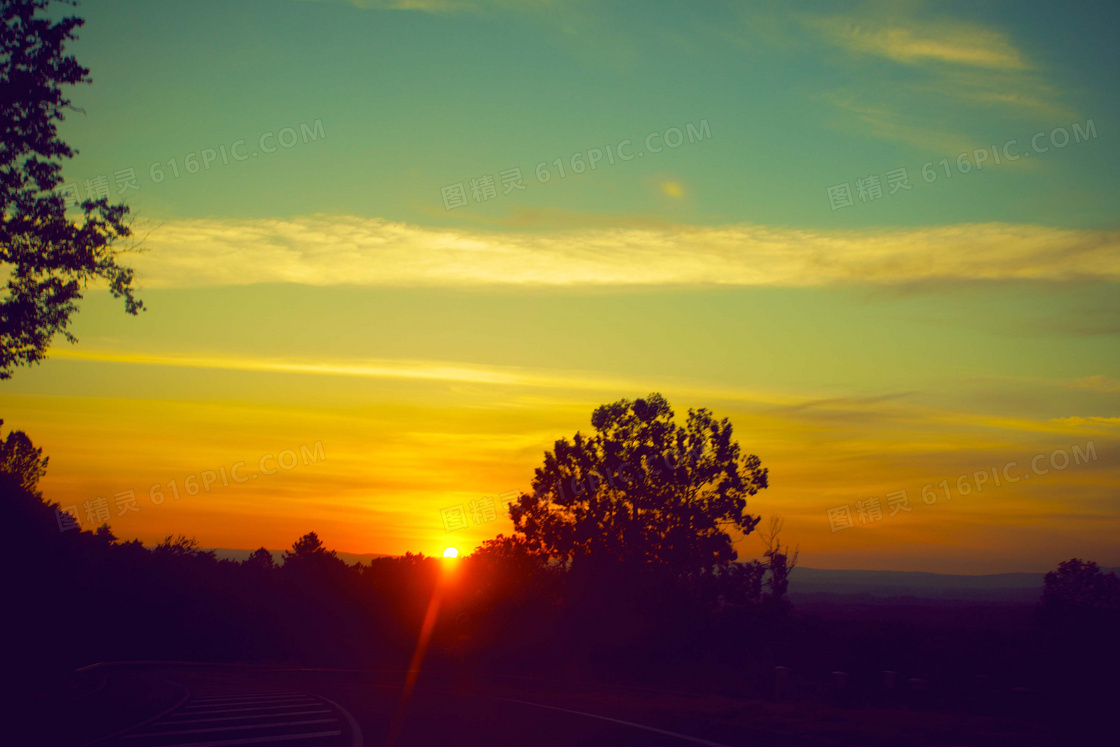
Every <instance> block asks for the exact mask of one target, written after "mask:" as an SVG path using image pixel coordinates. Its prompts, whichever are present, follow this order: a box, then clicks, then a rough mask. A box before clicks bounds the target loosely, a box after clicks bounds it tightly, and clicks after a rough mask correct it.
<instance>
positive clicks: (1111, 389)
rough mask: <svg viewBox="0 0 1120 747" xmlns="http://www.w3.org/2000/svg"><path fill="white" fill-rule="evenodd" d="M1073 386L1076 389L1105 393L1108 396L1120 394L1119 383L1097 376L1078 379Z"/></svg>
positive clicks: (1106, 377)
mask: <svg viewBox="0 0 1120 747" xmlns="http://www.w3.org/2000/svg"><path fill="white" fill-rule="evenodd" d="M1073 386H1074V387H1076V388H1077V389H1088V390H1090V391H1093V392H1105V393H1108V394H1112V393H1115V392H1120V381H1117V380H1116V379H1113V378H1110V377H1108V376H1101V375H1099V374H1098V375H1096V376H1086V377H1085V378H1083V379H1078V380H1077V381H1075V382H1073Z"/></svg>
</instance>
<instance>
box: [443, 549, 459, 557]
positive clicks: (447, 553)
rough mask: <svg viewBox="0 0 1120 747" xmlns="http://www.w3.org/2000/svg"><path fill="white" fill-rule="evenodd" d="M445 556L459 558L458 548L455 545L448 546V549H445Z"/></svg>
mask: <svg viewBox="0 0 1120 747" xmlns="http://www.w3.org/2000/svg"><path fill="white" fill-rule="evenodd" d="M443 557H445V558H457V557H459V551H458V550H456V549H455V548H454V547H449V548H447V549H446V550H444V551H443Z"/></svg>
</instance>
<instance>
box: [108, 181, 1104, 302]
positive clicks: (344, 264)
mask: <svg viewBox="0 0 1120 747" xmlns="http://www.w3.org/2000/svg"><path fill="white" fill-rule="evenodd" d="M821 200H822V202H823V201H824V200H825V194H824V189H823V187H822V189H821ZM143 246H144V249H145V251H143V252H140V253H135V254H125V255H124V256H123V257H122V259H123V260H124V261H125V262H126V263H127V264H130V265H131V266H132V267H134V268H135V269H136V271H137V276H138V280H139V283H140V285H141V287H149V288H157V287H199V286H229V285H251V284H259V283H301V284H306V285H316V286H329V285H363V286H398V287H404V286H472V285H474V286H478V285H533V284H536V285H549V286H596V285H696V284H718V285H740V286H786V287H811V286H827V285H855V284H872V285H890V284H909V283H921V282H937V281H954V280H1058V281H1071V280H1097V281H1115V280H1120V231H1079V230H1069V229H1056V228H1047V227H1043V226H1033V225H1011V224H1005V223H985V224H964V225H955V226H942V227H933V228H914V229H893V230H874V231H814V230H795V229H787V228H767V227H764V226H756V225H730V226H714V227H706V226H690V225H667V226H659V227H633V228H595V229H583V230H566V231H559V232H549V233H547V234H543V233H534V232H498V231H485V230H468V229H440V228H429V227H423V226H417V225H412V224H407V223H396V222H391V221H386V220H380V219H367V218H359V217H352V216H341V217H332V216H325V215H316V216H311V217H303V218H294V219H290V220H272V219H269V220H241V221H236V220H224V221H223V220H185V221H171V222H167V223H164V224H162V225H160V226H158V227H156V228H155V229H154V230H152V231H151V233H150V234H149V235H148V237H147V239H146V240H145V242H144V244H143Z"/></svg>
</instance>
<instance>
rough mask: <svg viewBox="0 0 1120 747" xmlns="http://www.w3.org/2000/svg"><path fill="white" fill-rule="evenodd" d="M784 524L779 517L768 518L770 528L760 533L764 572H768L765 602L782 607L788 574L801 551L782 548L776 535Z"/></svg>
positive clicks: (787, 583)
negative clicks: (763, 544) (763, 548)
mask: <svg viewBox="0 0 1120 747" xmlns="http://www.w3.org/2000/svg"><path fill="white" fill-rule="evenodd" d="M784 523H785V522H783V521H782V519H781V517H778V516H772V517H770V528H769V529H768V530H766V531H764V532H762V541H763V542H764V543H765V544H766V551H765V552H764V553H762V555H763V557H764V558H766V570H767V571H769V572H770V576H769V578H767V579H766V588H767V590H768V591H767V595H766V601H767V602H769V603H771V604H776V605H782V604H785V603H786V601H787V600H786V598H785V597H786V592H787V591H788V590H789V574H790V573H792V572H793V569H794V568H796V567H797V559H798V557H799V556H800V555H801V551H800V550H799V549H797V548H794V549H793V551H792V553H791V552H790V548H789V546H788V545H787V546H783V545H782V542H781V540H780V539H778V535H780V534H781V533H782V526H783V525H784Z"/></svg>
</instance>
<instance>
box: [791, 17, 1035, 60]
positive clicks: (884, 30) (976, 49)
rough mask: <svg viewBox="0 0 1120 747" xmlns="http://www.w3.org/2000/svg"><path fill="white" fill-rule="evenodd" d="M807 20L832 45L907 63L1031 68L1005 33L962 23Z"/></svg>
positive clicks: (942, 20) (837, 19)
mask: <svg viewBox="0 0 1120 747" xmlns="http://www.w3.org/2000/svg"><path fill="white" fill-rule="evenodd" d="M811 23H812V25H814V26H815V27H816V28H817V29H818V30H820V31H821V32H822V33H823V34H824V35H825V37H826V38H828V39H829V40H831V41H832V42H833V43H835V44H838V45H840V46H842V47H844V48H846V49H848V50H850V51H852V52H855V53H860V54H868V55H875V56H880V57H884V58H886V59H889V60H893V61H894V62H900V63H903V64H907V65H927V64H929V63H943V64H950V65H962V66H967V67H979V68H989V69H994V70H1026V69H1029V68H1030V67H1031V64H1030V62H1029V61H1028V60H1027V58H1026V56H1025V55H1024V54H1023V53H1022V52H1021V51H1020V50H1019V49H1017V48H1016V47H1015V45H1014V44H1013V43H1012V42H1011V40H1010V39H1009V38H1008V37H1007V35H1006V34H1004V33H1002V32H1000V31H997V30H994V29H989V28H985V27H983V26H980V25H978V24H974V23H969V22H965V21H959V20H954V19H932V20H931V19H924V20H918V19H909V18H908V19H900V18H889V19H882V20H878V19H871V18H858V17H844V16H831V17H824V18H815V19H812V21H811Z"/></svg>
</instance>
